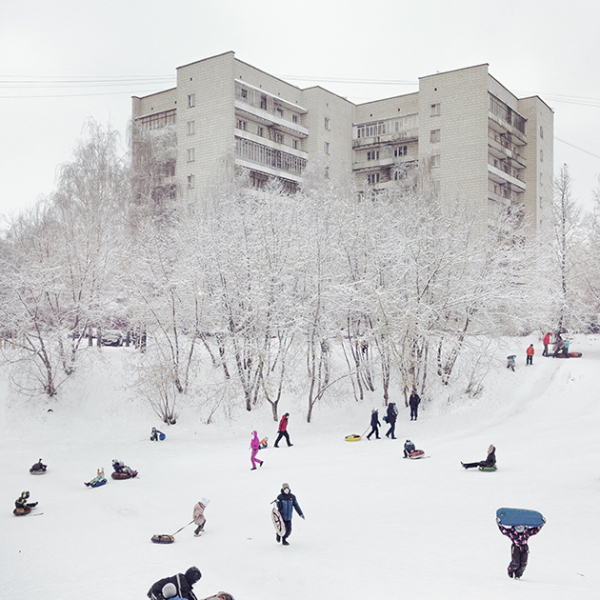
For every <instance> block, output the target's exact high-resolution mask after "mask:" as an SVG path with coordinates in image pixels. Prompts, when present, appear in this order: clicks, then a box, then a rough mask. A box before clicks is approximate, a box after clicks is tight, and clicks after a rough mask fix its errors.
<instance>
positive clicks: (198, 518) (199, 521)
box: [193, 498, 210, 537]
mask: <svg viewBox="0 0 600 600" xmlns="http://www.w3.org/2000/svg"><path fill="white" fill-rule="evenodd" d="M209 502H210V500H209V499H208V498H202V500H200V502H198V503H197V504H196V505H194V513H193V515H194V523H195V524H196V525H197V527H196V530H195V531H194V535H195V536H196V537H198V536H199V535H200V532H202V531H204V526H205V525H206V517H205V516H204V511H205V510H206V507H207V506H208V503H209Z"/></svg>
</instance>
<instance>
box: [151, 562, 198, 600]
mask: <svg viewBox="0 0 600 600" xmlns="http://www.w3.org/2000/svg"><path fill="white" fill-rule="evenodd" d="M201 577H202V573H200V569H198V567H190V568H189V569H188V570H187V571H186V572H185V574H184V573H177V575H173V577H165V578H164V579H159V580H158V581H157V582H156V583H155V584H154V585H153V586H152V587H151V588H150V589H149V590H148V594H147V596H148V598H150V600H168V599H169V598H176V597H177V596H179V598H182V599H185V600H198V599H197V598H196V595H195V594H194V592H193V591H192V586H193V585H194V584H195V583H196V582H198V581H200V578H201ZM169 583H170V584H171V585H172V586H173V587H174V588H175V595H174V596H165V595H164V593H163V591H166V592H167V593H169V594H170V593H172V592H173V587H167V590H165V587H166V586H167V585H168V584H169Z"/></svg>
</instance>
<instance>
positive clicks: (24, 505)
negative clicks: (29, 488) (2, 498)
mask: <svg viewBox="0 0 600 600" xmlns="http://www.w3.org/2000/svg"><path fill="white" fill-rule="evenodd" d="M27 500H29V492H23V493H22V494H21V495H20V496H19V497H18V498H17V499H16V500H15V510H16V511H18V512H20V513H25V512H29V511H28V510H27V509H29V510H31V509H32V508H34V507H36V506H37V504H38V503H37V502H27Z"/></svg>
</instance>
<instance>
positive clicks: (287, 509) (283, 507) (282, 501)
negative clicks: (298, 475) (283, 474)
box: [275, 483, 305, 546]
mask: <svg viewBox="0 0 600 600" xmlns="http://www.w3.org/2000/svg"><path fill="white" fill-rule="evenodd" d="M277 510H278V511H279V512H280V513H281V518H282V519H283V522H284V523H285V533H284V534H283V537H281V536H280V535H279V534H276V535H275V539H276V540H277V542H279V541H281V543H282V544H283V545H284V546H289V545H290V544H289V542H288V541H287V539H288V538H289V537H290V534H291V533H292V515H293V514H294V510H295V511H296V512H297V513H298V514H299V515H300V517H301V518H303V519H304V518H305V517H304V513H303V512H302V509H301V508H300V505H299V504H298V501H297V500H296V496H294V494H292V492H291V490H290V484H289V483H284V484H283V485H282V486H281V494H279V496H277Z"/></svg>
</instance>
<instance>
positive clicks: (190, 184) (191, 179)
mask: <svg viewBox="0 0 600 600" xmlns="http://www.w3.org/2000/svg"><path fill="white" fill-rule="evenodd" d="M195 187H196V177H195V176H194V175H188V176H187V188H188V190H193V189H194V188H195Z"/></svg>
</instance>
